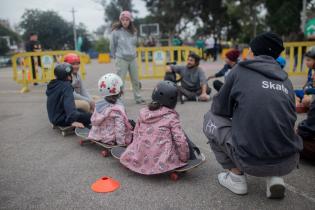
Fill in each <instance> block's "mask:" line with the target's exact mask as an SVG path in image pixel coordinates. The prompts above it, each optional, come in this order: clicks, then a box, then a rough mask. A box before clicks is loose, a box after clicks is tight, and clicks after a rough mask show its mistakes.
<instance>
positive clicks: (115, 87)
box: [89, 73, 132, 145]
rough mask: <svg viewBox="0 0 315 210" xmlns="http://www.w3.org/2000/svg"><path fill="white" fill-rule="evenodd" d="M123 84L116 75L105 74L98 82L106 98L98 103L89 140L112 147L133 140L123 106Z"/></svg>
mask: <svg viewBox="0 0 315 210" xmlns="http://www.w3.org/2000/svg"><path fill="white" fill-rule="evenodd" d="M122 89H123V82H122V80H121V78H120V77H119V76H118V75H116V74H112V73H110V74H105V75H104V76H102V77H101V78H100V79H99V81H98V90H99V92H100V94H101V95H102V96H103V97H105V98H104V100H101V101H98V102H96V107H95V110H94V113H93V115H92V118H91V123H92V128H91V130H90V132H89V138H91V139H94V140H97V141H101V142H102V143H105V144H110V145H115V144H118V145H126V144H130V142H131V140H132V126H131V124H130V123H129V122H128V118H127V115H126V112H125V108H124V106H123V104H122V103H121V102H120V101H119V98H120V97H121V95H122Z"/></svg>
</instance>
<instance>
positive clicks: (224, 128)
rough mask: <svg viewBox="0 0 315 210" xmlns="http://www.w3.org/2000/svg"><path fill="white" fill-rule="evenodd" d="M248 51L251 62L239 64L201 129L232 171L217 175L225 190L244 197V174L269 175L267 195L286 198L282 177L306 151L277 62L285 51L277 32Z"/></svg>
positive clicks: (290, 90) (258, 39) (257, 40)
mask: <svg viewBox="0 0 315 210" xmlns="http://www.w3.org/2000/svg"><path fill="white" fill-rule="evenodd" d="M250 49H251V51H252V52H251V54H252V56H251V57H253V58H252V59H249V60H246V61H242V62H240V63H238V64H237V65H236V66H235V67H234V69H233V71H231V72H230V74H229V76H228V77H227V78H226V81H225V84H224V85H223V86H222V88H221V90H220V91H219V92H218V94H217V95H216V96H215V97H214V98H213V103H212V107H211V110H209V112H208V113H207V114H206V115H205V117H204V124H203V131H204V133H205V135H206V136H207V138H208V139H209V143H210V146H211V149H212V151H213V152H214V154H215V156H216V159H217V161H218V162H219V163H220V164H221V166H222V167H223V168H224V169H227V170H228V171H227V172H223V173H220V174H219V175H218V180H219V183H220V184H221V185H222V186H223V187H226V188H227V189H229V190H231V191H232V192H234V193H236V194H246V193H247V192H248V191H247V183H246V177H245V174H249V175H252V176H257V177H266V185H267V191H266V195H267V197H268V198H283V197H284V192H285V185H284V181H283V178H282V176H285V175H287V174H289V173H290V172H291V171H292V170H294V169H295V168H296V167H297V166H298V163H299V151H300V150H301V149H302V140H301V138H300V137H299V136H298V135H297V134H296V133H295V130H294V124H295V122H296V119H297V117H296V113H295V106H294V90H293V85H292V83H291V81H290V79H289V78H288V74H287V73H286V72H285V71H283V70H282V69H281V67H280V65H279V64H278V63H277V61H276V58H277V57H278V56H279V55H280V53H281V52H282V51H283V50H284V47H283V41H282V40H281V38H280V37H279V36H278V35H277V34H275V33H272V32H267V33H262V34H259V35H258V36H256V37H255V38H254V39H253V40H252V41H251V42H250Z"/></svg>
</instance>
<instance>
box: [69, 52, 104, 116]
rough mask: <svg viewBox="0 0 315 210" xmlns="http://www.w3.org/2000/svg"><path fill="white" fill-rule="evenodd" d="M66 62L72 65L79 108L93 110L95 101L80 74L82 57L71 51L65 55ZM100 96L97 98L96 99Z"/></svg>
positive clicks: (73, 85)
mask: <svg viewBox="0 0 315 210" xmlns="http://www.w3.org/2000/svg"><path fill="white" fill-rule="evenodd" d="M64 62H66V63H69V64H70V65H72V68H73V71H72V87H73V89H74V91H73V95H74V102H75V106H76V107H77V109H81V110H83V111H85V112H93V111H94V107H95V101H94V99H93V97H91V95H90V94H89V92H88V91H87V89H86V88H85V86H84V85H83V82H82V79H81V76H80V74H79V69H80V57H79V56H78V55H77V54H74V53H69V54H67V55H65V57H64ZM96 99H98V98H95V100H96Z"/></svg>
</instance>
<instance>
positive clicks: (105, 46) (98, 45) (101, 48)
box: [93, 37, 109, 53]
mask: <svg viewBox="0 0 315 210" xmlns="http://www.w3.org/2000/svg"><path fill="white" fill-rule="evenodd" d="M93 49H94V50H95V51H97V52H99V53H108V52H109V40H108V39H105V38H104V37H102V38H100V39H99V40H97V41H95V42H94V44H93Z"/></svg>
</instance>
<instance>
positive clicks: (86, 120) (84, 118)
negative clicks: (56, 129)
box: [57, 109, 92, 128]
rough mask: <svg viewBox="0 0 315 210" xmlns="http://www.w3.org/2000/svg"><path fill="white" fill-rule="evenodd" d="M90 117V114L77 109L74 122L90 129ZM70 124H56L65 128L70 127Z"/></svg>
mask: <svg viewBox="0 0 315 210" xmlns="http://www.w3.org/2000/svg"><path fill="white" fill-rule="evenodd" d="M91 116H92V114H91V113H89V112H84V111H82V110H80V109H77V111H76V122H79V123H82V124H83V125H84V126H85V127H87V128H91ZM71 123H72V122H71ZM71 123H70V122H60V123H57V125H58V126H62V127H66V126H70V125H71Z"/></svg>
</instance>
